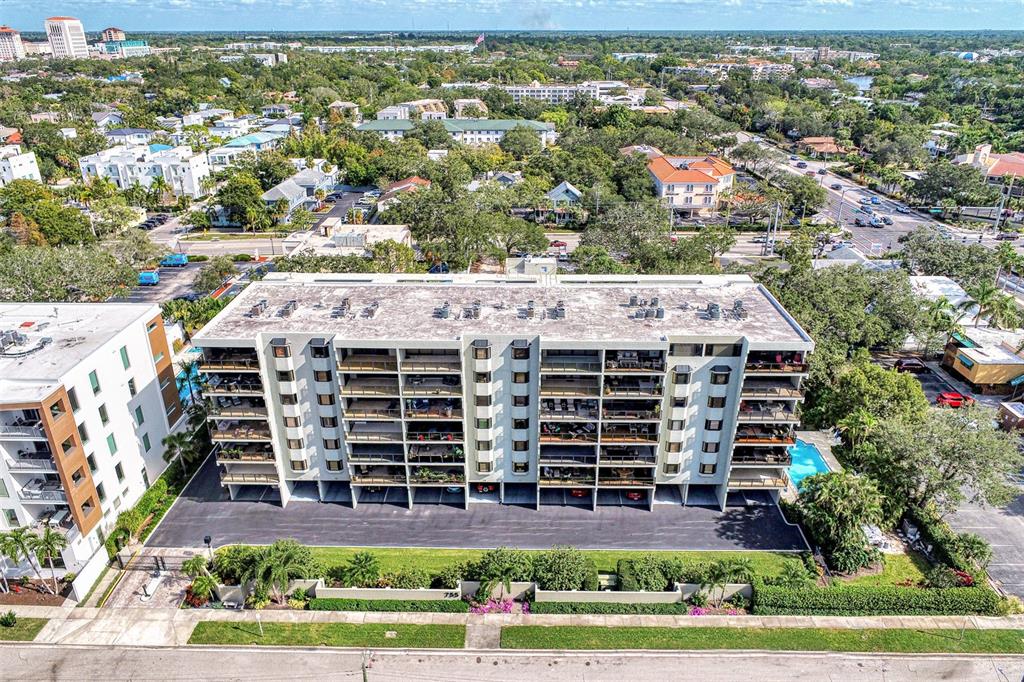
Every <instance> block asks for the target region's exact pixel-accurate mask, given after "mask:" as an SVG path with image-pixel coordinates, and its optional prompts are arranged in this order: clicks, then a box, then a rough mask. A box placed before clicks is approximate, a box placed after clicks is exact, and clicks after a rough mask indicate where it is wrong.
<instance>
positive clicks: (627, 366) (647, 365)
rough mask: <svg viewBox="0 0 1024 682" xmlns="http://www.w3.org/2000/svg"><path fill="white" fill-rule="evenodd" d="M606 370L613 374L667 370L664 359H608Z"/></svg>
mask: <svg viewBox="0 0 1024 682" xmlns="http://www.w3.org/2000/svg"><path fill="white" fill-rule="evenodd" d="M604 371H605V372H609V373H611V374H618V373H620V372H621V373H626V374H630V373H634V374H643V373H648V374H650V373H657V372H664V371H665V361H664V360H642V359H641V360H606V361H605V363H604Z"/></svg>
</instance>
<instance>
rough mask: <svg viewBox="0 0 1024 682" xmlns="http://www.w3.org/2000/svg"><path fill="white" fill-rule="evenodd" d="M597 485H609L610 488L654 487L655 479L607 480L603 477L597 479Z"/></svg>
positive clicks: (616, 478) (625, 478)
mask: <svg viewBox="0 0 1024 682" xmlns="http://www.w3.org/2000/svg"><path fill="white" fill-rule="evenodd" d="M597 484H598V485H609V486H627V487H634V486H653V485H654V479H653V478H635V477H632V476H629V477H623V478H619V477H615V478H606V477H604V476H602V477H600V478H598V479H597Z"/></svg>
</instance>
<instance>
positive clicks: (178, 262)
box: [160, 253, 188, 268]
mask: <svg viewBox="0 0 1024 682" xmlns="http://www.w3.org/2000/svg"><path fill="white" fill-rule="evenodd" d="M186 265H188V256H186V255H185V254H183V253H169V254H167V255H166V256H164V257H163V260H161V261H160V267H162V268H183V267H185V266H186Z"/></svg>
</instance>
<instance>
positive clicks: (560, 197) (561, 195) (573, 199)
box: [544, 180, 583, 208]
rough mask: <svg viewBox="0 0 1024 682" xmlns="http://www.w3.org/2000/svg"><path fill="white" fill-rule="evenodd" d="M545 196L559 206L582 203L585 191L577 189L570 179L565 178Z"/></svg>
mask: <svg viewBox="0 0 1024 682" xmlns="http://www.w3.org/2000/svg"><path fill="white" fill-rule="evenodd" d="M544 196H546V197H547V198H548V200H550V201H551V203H552V204H554V206H555V207H556V208H557V207H558V206H572V205H575V204H578V203H580V200H581V199H582V198H583V192H581V191H579V190H578V189H576V187H574V186H573V184H572V183H571V182H569V181H568V180H563V181H562V182H560V183H558V186H557V187H555V188H554V189H553V190H551V191H550V192H548V193H547V194H545V195H544Z"/></svg>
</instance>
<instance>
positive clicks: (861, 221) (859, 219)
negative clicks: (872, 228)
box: [853, 218, 864, 227]
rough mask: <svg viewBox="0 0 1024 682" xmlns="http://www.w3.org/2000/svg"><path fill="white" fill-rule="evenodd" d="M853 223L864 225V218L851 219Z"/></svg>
mask: <svg viewBox="0 0 1024 682" xmlns="http://www.w3.org/2000/svg"><path fill="white" fill-rule="evenodd" d="M853 224H854V225H856V226H857V227H864V219H863V218H857V219H856V220H854V221H853Z"/></svg>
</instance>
